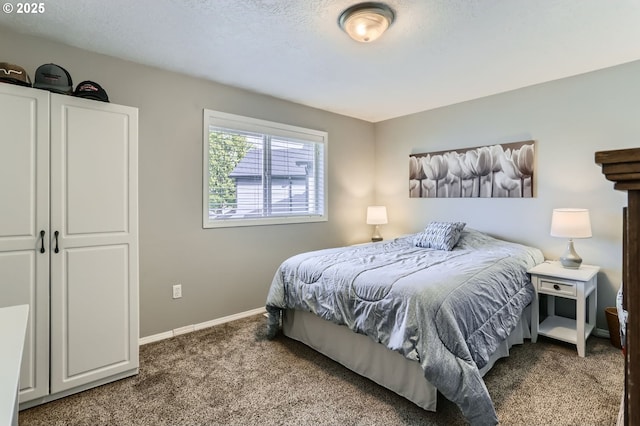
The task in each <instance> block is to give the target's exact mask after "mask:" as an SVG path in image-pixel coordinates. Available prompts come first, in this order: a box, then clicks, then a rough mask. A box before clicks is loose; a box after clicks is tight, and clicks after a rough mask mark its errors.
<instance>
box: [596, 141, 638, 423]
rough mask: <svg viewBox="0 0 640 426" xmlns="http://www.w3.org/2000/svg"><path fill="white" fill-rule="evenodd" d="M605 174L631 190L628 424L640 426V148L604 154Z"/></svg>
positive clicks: (627, 221)
mask: <svg viewBox="0 0 640 426" xmlns="http://www.w3.org/2000/svg"><path fill="white" fill-rule="evenodd" d="M595 161H596V163H597V164H600V165H602V173H604V175H605V176H606V178H607V179H608V180H610V181H612V182H615V184H614V188H615V189H618V190H621V191H627V207H626V208H625V209H624V234H623V249H622V250H623V265H622V277H623V278H622V279H623V283H624V285H623V303H624V308H625V309H626V310H627V312H628V315H629V316H628V320H627V339H626V354H625V387H624V392H625V394H624V409H625V412H624V424H625V425H630V426H635V425H640V148H634V149H619V150H614V151H600V152H596V154H595Z"/></svg>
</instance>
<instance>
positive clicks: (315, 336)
mask: <svg viewBox="0 0 640 426" xmlns="http://www.w3.org/2000/svg"><path fill="white" fill-rule="evenodd" d="M530 318H531V312H530V305H529V306H528V307H527V308H526V309H525V311H524V312H523V314H522V316H521V318H520V322H519V323H518V325H517V326H516V327H515V329H514V330H513V332H512V333H511V334H510V335H509V336H508V337H507V339H505V340H504V341H503V342H502V344H501V345H500V346H499V347H498V349H497V350H496V351H495V352H494V353H493V354H492V355H491V357H490V358H489V362H488V363H487V365H486V366H485V367H483V368H482V369H481V370H480V373H481V374H482V375H483V376H484V374H485V373H486V372H487V371H489V370H490V369H491V367H492V366H493V364H494V363H495V362H496V360H498V359H499V358H502V357H507V356H509V349H510V348H511V346H512V345H514V344H522V343H523V341H524V338H531V332H530ZM282 331H283V333H284V335H285V336H288V337H290V338H292V339H295V340H298V341H300V342H302V343H304V344H306V345H307V346H309V347H311V348H313V349H315V350H316V351H318V352H320V353H321V354H323V355H325V356H327V357H329V358H331V359H333V360H334V361H337V362H339V363H340V364H342V365H344V366H345V367H347V368H348V369H350V370H352V371H354V372H356V373H358V374H360V375H361V376H364V377H366V378H368V379H370V380H372V381H374V382H376V383H378V384H379V385H381V386H384V387H385V388H387V389H389V390H392V391H394V392H395V393H397V394H399V395H401V396H403V397H405V398H407V399H408V400H409V401H411V402H413V403H414V404H416V405H418V406H419V407H422V408H424V409H425V410H428V411H436V401H437V395H438V392H437V389H436V388H435V386H433V385H432V384H431V383H429V382H428V381H427V380H426V379H425V377H424V373H423V371H422V367H421V366H420V364H419V363H418V362H417V361H413V360H409V359H407V358H405V357H404V356H402V355H401V354H400V353H398V352H395V351H392V350H390V349H387V348H386V347H385V346H384V345H382V344H381V343H376V342H374V341H373V340H372V339H371V338H369V337H368V336H365V335H363V334H357V333H354V332H353V331H351V330H350V329H349V328H347V327H346V326H343V325H337V324H334V323H332V322H330V321H327V320H325V319H322V318H320V317H318V316H316V315H314V314H312V313H309V312H305V311H294V310H287V311H285V313H284V316H283V324H282Z"/></svg>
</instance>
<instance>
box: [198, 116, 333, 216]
mask: <svg viewBox="0 0 640 426" xmlns="http://www.w3.org/2000/svg"><path fill="white" fill-rule="evenodd" d="M204 123H205V128H204V132H205V134H204V139H205V141H204V142H205V143H204V145H205V165H204V168H205V170H204V174H205V185H204V190H205V194H204V203H203V204H204V218H203V224H204V227H205V228H206V227H218V226H246V225H263V224H269V223H298V222H309V221H322V220H326V198H325V197H326V188H325V157H326V148H327V134H326V132H319V131H316V130H310V129H303V128H299V127H294V126H289V125H285V124H279V123H273V122H266V121H263V120H256V119H252V118H246V117H240V116H235V115H231V114H225V113H220V112H216V111H209V110H205V112H204Z"/></svg>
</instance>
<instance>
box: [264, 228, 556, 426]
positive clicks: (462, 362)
mask: <svg viewBox="0 0 640 426" xmlns="http://www.w3.org/2000/svg"><path fill="white" fill-rule="evenodd" d="M543 260H544V258H543V255H542V253H541V252H540V250H538V249H535V248H531V247H526V246H523V245H519V244H515V243H510V242H505V241H501V240H497V239H495V238H492V237H490V236H488V235H486V234H483V233H480V232H478V231H475V230H472V229H466V230H464V231H463V233H462V236H461V238H460V241H459V242H458V244H457V246H456V247H455V248H454V249H453V250H452V251H440V250H433V249H425V248H419V247H415V246H414V245H413V236H407V237H402V238H397V239H395V240H393V241H389V242H383V243H376V244H367V245H362V246H352V247H342V248H335V249H326V250H319V251H314V252H308V253H303V254H299V255H296V256H293V257H291V258H289V259H288V260H286V261H285V262H283V263H282V265H281V266H280V267H279V268H278V271H277V272H276V274H275V277H274V278H273V282H272V284H271V288H270V290H269V294H268V297H267V303H266V308H267V312H268V313H269V321H268V324H269V325H268V328H269V330H268V333H269V335H270V336H271V337H273V336H275V335H276V334H277V332H278V329H279V327H280V316H281V314H282V310H283V309H299V310H305V311H310V312H313V313H315V314H316V315H318V316H320V317H322V318H324V319H326V320H329V321H332V322H334V323H337V324H344V325H346V326H347V327H349V328H350V329H351V330H353V331H355V332H357V333H362V334H366V335H367V336H369V337H371V338H372V339H373V340H374V341H376V342H379V343H381V344H383V345H385V346H386V347H387V348H389V349H391V350H394V351H398V352H400V353H401V354H402V355H404V356H405V357H406V358H409V359H411V360H415V361H417V362H419V363H420V365H421V366H422V369H423V371H424V375H425V378H426V379H427V380H428V381H429V382H431V383H432V384H433V385H434V386H436V388H438V390H439V391H440V392H441V393H442V394H443V395H444V396H445V397H447V398H448V399H449V400H451V401H453V402H455V403H456V404H457V405H458V407H460V409H461V410H462V413H463V414H464V416H465V417H466V418H467V420H468V421H469V422H470V423H471V424H496V423H497V422H498V420H497V416H496V413H495V409H494V407H493V402H492V401H491V398H490V396H489V393H488V391H487V388H486V386H485V384H484V381H483V380H482V376H481V374H480V372H479V369H480V368H482V367H483V366H484V365H485V364H486V363H487V361H488V359H489V356H490V355H491V353H492V352H494V351H495V349H496V348H497V347H498V345H499V344H500V343H501V342H502V341H503V340H504V339H505V338H506V336H507V335H508V334H509V333H510V332H511V331H512V330H513V328H514V327H515V326H516V324H517V323H518V320H519V318H520V316H521V313H522V311H523V309H524V308H525V306H526V305H528V304H529V302H530V301H531V300H532V298H533V294H534V290H533V286H532V284H531V282H530V280H529V277H528V275H527V273H526V271H527V269H528V268H531V267H532V266H534V265H536V264H538V263H540V262H542V261H543Z"/></svg>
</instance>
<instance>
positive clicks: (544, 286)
mask: <svg viewBox="0 0 640 426" xmlns="http://www.w3.org/2000/svg"><path fill="white" fill-rule="evenodd" d="M538 291H539V292H541V293H546V294H551V295H556V296H569V297H575V296H576V285H575V284H574V283H572V282H570V281H552V280H547V279H544V278H541V279H540V281H539V283H538Z"/></svg>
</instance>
